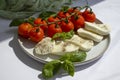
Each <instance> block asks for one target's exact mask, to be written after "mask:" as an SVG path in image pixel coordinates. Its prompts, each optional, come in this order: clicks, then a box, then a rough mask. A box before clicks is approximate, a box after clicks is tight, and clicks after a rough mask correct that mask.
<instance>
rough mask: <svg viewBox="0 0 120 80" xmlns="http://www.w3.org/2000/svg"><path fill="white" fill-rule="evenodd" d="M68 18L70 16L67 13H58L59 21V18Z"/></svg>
mask: <svg viewBox="0 0 120 80" xmlns="http://www.w3.org/2000/svg"><path fill="white" fill-rule="evenodd" d="M68 16H70V14H69V13H67V12H63V11H60V12H59V13H58V17H59V18H60V19H61V18H66V17H68Z"/></svg>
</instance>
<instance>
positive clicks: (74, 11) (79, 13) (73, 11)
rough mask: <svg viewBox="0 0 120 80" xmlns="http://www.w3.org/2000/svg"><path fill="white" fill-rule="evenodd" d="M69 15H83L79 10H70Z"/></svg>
mask: <svg viewBox="0 0 120 80" xmlns="http://www.w3.org/2000/svg"><path fill="white" fill-rule="evenodd" d="M67 12H68V13H70V14H71V13H76V14H78V15H81V14H82V13H81V12H80V10H78V9H77V8H70V9H69V10H68V11H67Z"/></svg>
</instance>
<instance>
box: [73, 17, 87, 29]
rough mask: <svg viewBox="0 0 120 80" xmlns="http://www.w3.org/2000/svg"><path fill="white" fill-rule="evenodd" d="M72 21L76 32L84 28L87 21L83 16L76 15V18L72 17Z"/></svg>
mask: <svg viewBox="0 0 120 80" xmlns="http://www.w3.org/2000/svg"><path fill="white" fill-rule="evenodd" d="M71 21H72V22H73V24H74V29H75V30H77V29H79V28H83V27H84V23H85V20H84V18H83V16H81V15H74V16H72V17H71Z"/></svg>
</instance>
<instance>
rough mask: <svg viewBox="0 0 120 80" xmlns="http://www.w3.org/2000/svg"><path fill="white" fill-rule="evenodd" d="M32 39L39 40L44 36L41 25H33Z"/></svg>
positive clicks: (30, 34) (30, 33)
mask: <svg viewBox="0 0 120 80" xmlns="http://www.w3.org/2000/svg"><path fill="white" fill-rule="evenodd" d="M29 36H30V40H32V41H34V42H39V41H41V40H42V39H43V37H44V32H43V30H42V29H41V28H40V27H33V28H32V29H31V30H30V32H29Z"/></svg>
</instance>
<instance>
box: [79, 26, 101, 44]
mask: <svg viewBox="0 0 120 80" xmlns="http://www.w3.org/2000/svg"><path fill="white" fill-rule="evenodd" d="M77 33H78V35H79V36H81V37H84V38H87V39H91V40H93V41H95V42H100V41H102V39H103V36H101V35H98V34H96V33H93V32H90V31H87V30H85V29H83V28H80V29H78V30H77Z"/></svg>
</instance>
